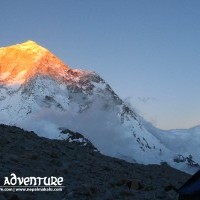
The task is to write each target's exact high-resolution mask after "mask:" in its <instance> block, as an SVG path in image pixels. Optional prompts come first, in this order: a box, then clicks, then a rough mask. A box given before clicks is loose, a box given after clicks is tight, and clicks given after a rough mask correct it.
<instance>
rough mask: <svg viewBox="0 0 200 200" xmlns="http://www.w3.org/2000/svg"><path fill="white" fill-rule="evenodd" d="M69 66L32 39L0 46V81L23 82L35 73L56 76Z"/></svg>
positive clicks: (64, 71) (63, 72)
mask: <svg viewBox="0 0 200 200" xmlns="http://www.w3.org/2000/svg"><path fill="white" fill-rule="evenodd" d="M69 69H70V68H69V67H68V66H67V65H65V64H64V63H63V62H62V61H61V60H59V59H58V58H56V57H55V56H54V55H53V54H52V53H51V52H50V51H48V50H47V49H45V48H43V47H41V46H40V45H38V44H37V43H35V42H33V41H30V40H29V41H27V42H25V43H22V44H17V45H13V46H9V47H3V48H0V81H1V82H7V83H11V84H19V83H24V82H25V81H27V80H28V79H30V78H32V77H34V76H35V75H36V74H41V75H48V76H52V77H53V76H57V74H58V73H59V75H62V74H65V73H66V71H67V70H69Z"/></svg>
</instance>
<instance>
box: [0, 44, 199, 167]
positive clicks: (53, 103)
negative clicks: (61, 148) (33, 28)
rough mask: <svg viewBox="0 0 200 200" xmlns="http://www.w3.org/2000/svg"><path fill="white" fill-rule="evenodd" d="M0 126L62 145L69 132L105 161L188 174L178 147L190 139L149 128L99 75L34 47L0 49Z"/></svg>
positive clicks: (19, 46)
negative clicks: (151, 165)
mask: <svg viewBox="0 0 200 200" xmlns="http://www.w3.org/2000/svg"><path fill="white" fill-rule="evenodd" d="M0 123H5V124H9V125H17V126H20V127H22V128H24V129H27V130H33V131H35V132H36V133H38V134H39V135H40V136H44V137H48V138H60V139H64V138H66V135H64V134H62V132H61V129H65V128H66V129H70V130H73V131H76V132H81V133H83V134H84V136H85V137H86V138H88V139H89V140H90V141H91V142H92V143H93V144H94V146H95V147H97V148H98V149H99V150H100V151H101V152H102V153H104V154H106V155H109V156H114V157H119V158H123V159H126V160H128V161H131V162H139V163H144V164H149V163H160V162H163V161H166V162H167V163H169V164H171V165H172V166H175V167H177V168H181V169H182V170H189V168H188V167H187V165H186V164H185V163H181V164H177V163H174V161H173V157H174V155H175V154H177V153H178V152H180V153H183V151H184V148H182V149H181V148H180V149H179V151H177V149H178V148H176V147H174V146H175V145H173V144H175V143H177V141H181V143H183V142H184V141H186V140H187V137H190V136H189V134H187V133H186V135H187V137H185V135H183V133H181V134H179V133H178V131H174V132H172V131H171V132H170V134H168V133H169V132H164V131H161V130H158V129H156V128H155V127H153V126H152V125H149V124H148V123H147V122H145V120H143V119H142V118H141V117H140V116H139V115H138V114H137V113H136V112H135V111H134V110H133V109H132V108H130V107H129V106H128V105H126V104H125V103H124V102H123V101H122V100H121V99H120V98H119V97H118V96H117V94H115V92H114V91H113V90H112V88H111V87H110V86H109V85H108V84H107V83H106V82H105V81H104V80H103V79H102V78H101V77H100V76H98V75H97V74H96V73H94V72H89V71H83V70H76V69H71V68H70V67H69V66H66V65H65V64H63V63H62V61H60V60H59V59H58V58H56V57H55V56H54V55H53V54H52V53H51V52H49V51H48V50H47V49H45V48H43V47H41V46H39V45H38V44H36V43H35V42H32V41H28V42H26V43H22V44H18V45H13V46H11V47H4V48H0ZM169 135H170V136H169ZM193 135H195V134H193ZM175 140H176V142H174V141H175ZM194 142H195V140H194ZM196 146H198V145H197V143H196ZM187 148H188V149H187V150H188V152H192V153H193V151H192V149H191V147H190V146H188V147H187ZM195 156H197V157H198V155H197V154H195Z"/></svg>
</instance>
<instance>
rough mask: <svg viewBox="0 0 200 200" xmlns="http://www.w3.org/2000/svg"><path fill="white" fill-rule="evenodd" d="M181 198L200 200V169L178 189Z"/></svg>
mask: <svg viewBox="0 0 200 200" xmlns="http://www.w3.org/2000/svg"><path fill="white" fill-rule="evenodd" d="M177 192H178V193H179V200H200V170H199V171H198V172H197V173H195V174H194V175H193V176H192V177H191V178H190V179H189V180H188V181H187V182H186V183H185V184H184V185H183V186H182V187H181V188H179V189H178V191H177Z"/></svg>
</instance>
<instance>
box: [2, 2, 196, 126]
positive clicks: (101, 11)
mask: <svg viewBox="0 0 200 200" xmlns="http://www.w3.org/2000/svg"><path fill="white" fill-rule="evenodd" d="M0 8H1V12H0V30H1V31H0V46H7V45H11V44H16V43H21V42H25V41H26V40H29V39H30V40H33V41H35V42H38V43H39V44H41V45H42V46H44V47H46V48H48V49H49V50H50V51H52V52H53V53H54V54H55V55H56V56H57V57H59V58H60V59H61V60H63V61H64V62H65V63H66V64H68V65H69V66H71V67H72V68H81V69H87V70H92V71H96V72H97V73H98V74H100V75H101V77H102V78H104V79H105V80H106V81H107V82H108V83H109V84H110V85H111V87H112V88H113V89H114V91H115V92H116V93H117V94H118V95H119V96H120V97H121V98H122V99H126V100H127V101H129V102H131V103H132V105H133V107H134V108H135V109H136V110H137V111H138V113H140V114H141V115H142V116H143V117H144V118H145V119H146V120H148V121H151V122H153V124H155V125H156V126H157V127H159V128H162V129H172V128H189V127H192V126H195V125H198V124H200V89H199V86H200V78H199V76H200V12H199V10H200V1H198V0H162V1H161V0H16V1H13V0H0Z"/></svg>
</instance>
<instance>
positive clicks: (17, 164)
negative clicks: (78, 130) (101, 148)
mask: <svg viewBox="0 0 200 200" xmlns="http://www.w3.org/2000/svg"><path fill="white" fill-rule="evenodd" d="M11 173H15V174H16V175H17V176H18V177H30V176H36V177H37V176H39V177H45V176H47V177H50V176H56V177H63V178H64V182H63V185H64V186H65V187H64V189H63V191H62V192H0V200H6V199H8V200H68V199H70V200H75V199H77V200H86V199H94V200H104V199H105V200H106V199H107V200H111V199H113V200H117V199H121V200H126V199H127V200H128V199H130V200H133V199H134V200H153V199H154V200H157V199H165V200H170V199H171V200H176V199H178V195H177V193H176V189H177V188H179V187H180V186H181V185H182V184H183V183H184V182H185V181H186V180H187V179H188V178H189V177H190V176H189V175H188V174H186V173H183V172H180V171H178V170H176V169H173V168H171V167H169V166H167V165H161V166H159V165H147V166H145V165H140V164H132V163H128V162H125V161H123V160H120V159H116V158H111V157H108V156H104V155H102V154H100V153H99V152H97V151H95V150H94V148H93V147H92V145H86V146H83V145H81V144H79V143H76V142H69V141H64V140H63V141H61V140H50V139H46V138H41V137H38V136H37V135H36V134H35V133H33V132H27V131H24V130H22V129H20V128H17V127H10V126H6V125H0V186H2V185H3V184H4V177H10V174H11Z"/></svg>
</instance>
